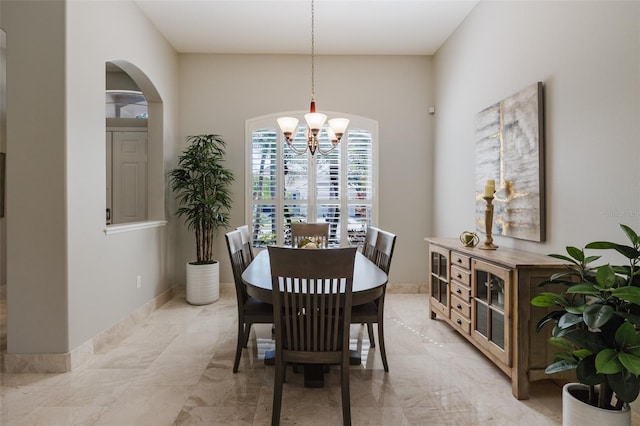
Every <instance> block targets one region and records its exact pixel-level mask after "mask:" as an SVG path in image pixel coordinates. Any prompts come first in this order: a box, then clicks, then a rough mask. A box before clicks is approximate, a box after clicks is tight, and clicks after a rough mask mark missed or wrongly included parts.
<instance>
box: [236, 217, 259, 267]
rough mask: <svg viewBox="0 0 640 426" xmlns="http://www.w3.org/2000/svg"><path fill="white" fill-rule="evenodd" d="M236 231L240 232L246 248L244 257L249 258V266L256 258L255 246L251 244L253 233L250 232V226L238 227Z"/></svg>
mask: <svg viewBox="0 0 640 426" xmlns="http://www.w3.org/2000/svg"><path fill="white" fill-rule="evenodd" d="M236 230H238V231H240V235H241V236H242V245H243V246H244V255H245V256H246V257H248V259H245V261H246V260H248V262H246V263H247V265H248V264H249V263H250V262H251V261H252V260H253V258H254V257H255V256H254V254H253V244H252V242H251V233H250V232H249V225H242V226H238V227H237V228H236Z"/></svg>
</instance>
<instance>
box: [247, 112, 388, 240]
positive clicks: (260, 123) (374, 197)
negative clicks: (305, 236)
mask: <svg viewBox="0 0 640 426" xmlns="http://www.w3.org/2000/svg"><path fill="white" fill-rule="evenodd" d="M307 112H308V111H289V112H279V113H273V114H268V115H264V116H260V117H254V118H251V119H248V120H246V121H245V223H247V224H249V226H250V227H252V226H253V215H252V211H253V205H254V200H253V170H252V167H253V163H252V161H253V132H254V131H255V130H258V129H263V128H270V129H271V128H272V129H274V130H275V133H276V140H277V141H278V142H277V144H276V147H277V149H276V158H277V164H278V165H279V166H278V167H277V170H276V187H277V188H278V191H279V192H281V191H282V188H283V179H284V171H283V168H282V166H281V164H282V159H283V156H284V150H285V148H286V147H285V142H284V135H283V134H282V132H281V130H280V128H279V127H278V125H277V122H276V120H277V118H279V117H282V116H290V117H296V118H298V119H299V120H300V121H299V126H304V125H305V121H304V114H306V113H307ZM323 113H326V114H327V115H328V116H329V117H345V118H348V119H349V120H350V123H349V128H348V129H347V134H348V132H349V130H350V129H362V130H364V131H367V132H370V134H371V202H370V204H371V213H370V225H371V226H378V225H377V224H378V210H379V209H378V143H379V138H378V122H377V121H376V120H373V119H371V118H367V117H362V116H357V115H352V114H345V113H341V112H331V111H323ZM347 134H345V137H344V138H343V139H342V140H341V142H340V143H339V146H338V147H337V148H336V149H339V150H341V152H340V158H341V162H340V169H341V170H340V183H341V192H340V197H339V199H338V200H336V201H337V202H338V203H339V204H340V207H341V209H344V211H345V212H348V208H349V206H350V205H354V204H358V200H349V199H348V185H347V184H348V182H347V177H348V176H347V175H348V173H344V172H343V165H344V166H345V167H346V166H348V162H347V159H346V158H347V155H348V144H347V143H346V140H347V138H346V136H347ZM303 155H306V156H310V155H311V154H310V153H309V152H306V153H305V154H303ZM321 155H322V154H320V153H319V152H317V151H316V153H315V157H318V156H321ZM343 159H344V160H343ZM310 175H312V176H313V178H314V179H315V175H316V167H315V159H314V160H312V161H311V162H310ZM309 189H310V191H309V199H308V200H307V201H306V203H307V206H308V207H307V215H308V216H307V217H311V218H312V220H313V218H314V217H315V215H316V212H317V207H318V205H319V204H324V203H316V199H317V196H316V188H315V187H314V188H309ZM290 202H291V200H285V199H284V196H283V193H279V194H278V195H277V196H276V197H275V199H274V200H273V202H270V203H269V204H274V205H275V208H276V211H277V216H276V217H277V220H276V243H277V244H283V241H284V237H285V236H284V232H285V230H284V220H283V209H284V205H285V204H290ZM265 204H266V203H265ZM345 217H346V218H348V213H347V215H346V216H345ZM347 226H348V222H347V220H342V218H341V220H340V244H339V246H340V247H346V246H348V239H347V238H346V236H347V235H348V229H347ZM256 248H257V249H260V248H264V247H256Z"/></svg>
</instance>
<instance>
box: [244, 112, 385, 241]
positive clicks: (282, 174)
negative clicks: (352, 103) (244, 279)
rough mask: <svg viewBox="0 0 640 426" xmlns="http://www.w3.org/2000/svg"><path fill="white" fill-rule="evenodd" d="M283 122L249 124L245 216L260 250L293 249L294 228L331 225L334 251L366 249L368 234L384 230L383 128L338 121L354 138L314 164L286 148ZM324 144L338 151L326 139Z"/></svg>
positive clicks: (301, 132)
mask: <svg viewBox="0 0 640 426" xmlns="http://www.w3.org/2000/svg"><path fill="white" fill-rule="evenodd" d="M330 114H331V115H332V116H333V115H336V116H337V115H338V114H337V113H330ZM282 115H283V114H273V115H269V116H265V117H259V118H255V119H251V120H248V121H247V129H246V130H247V131H246V134H247V156H246V157H247V161H248V164H247V180H246V182H247V183H246V185H247V191H246V193H247V203H246V206H247V208H248V211H247V214H246V216H247V221H248V223H249V227H250V228H251V229H252V231H253V246H254V247H266V246H267V245H269V244H290V243H291V239H290V224H291V223H292V222H328V223H329V224H330V228H329V229H330V231H329V233H330V235H329V245H330V246H334V247H335V246H349V245H357V244H359V243H361V242H362V240H363V238H364V234H365V232H366V229H367V226H369V225H375V224H377V192H378V191H377V138H378V125H377V122H376V121H375V120H371V119H368V118H364V117H358V116H349V115H346V114H342V113H341V114H339V115H340V116H342V117H346V118H349V119H350V120H351V122H350V124H349V128H348V129H347V133H346V134H345V135H344V136H343V138H342V140H341V142H340V143H339V145H338V147H337V148H336V149H335V150H333V151H332V152H331V153H329V154H326V155H323V154H320V153H319V152H316V154H315V155H313V156H312V155H311V154H310V153H309V152H306V153H305V154H303V155H299V154H296V153H295V152H294V151H293V150H291V149H290V148H289V147H288V146H287V143H286V142H285V141H284V138H283V136H282V134H281V132H280V129H279V128H278V126H277V123H276V119H277V117H280V116H282ZM287 115H291V114H287ZM303 115H304V112H299V113H298V114H294V115H292V116H299V118H300V119H301V121H300V122H301V123H302V126H301V127H299V128H298V133H297V135H296V136H295V140H294V144H295V145H296V147H298V148H301V149H302V148H304V146H305V145H306V137H305V134H306V130H307V129H306V125H305V124H304V119H303V118H302V116H303ZM320 144H321V146H322V147H323V148H324V149H326V148H328V147H329V146H330V145H331V142H330V141H329V139H328V137H327V136H326V132H324V131H323V132H322V133H321V137H320Z"/></svg>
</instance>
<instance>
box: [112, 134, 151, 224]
mask: <svg viewBox="0 0 640 426" xmlns="http://www.w3.org/2000/svg"><path fill="white" fill-rule="evenodd" d="M112 134H113V148H112V149H113V154H112V155H113V177H112V180H113V186H112V196H111V197H112V218H113V223H128V222H140V221H144V220H147V133H146V132H113V133H112Z"/></svg>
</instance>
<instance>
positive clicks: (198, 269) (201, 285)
mask: <svg viewBox="0 0 640 426" xmlns="http://www.w3.org/2000/svg"><path fill="white" fill-rule="evenodd" d="M219 297H220V264H219V263H218V262H214V263H209V264H206V265H193V264H191V263H187V302H189V303H191V304H192V305H207V304H209V303H213V302H215V301H216V300H218V298H219Z"/></svg>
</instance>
